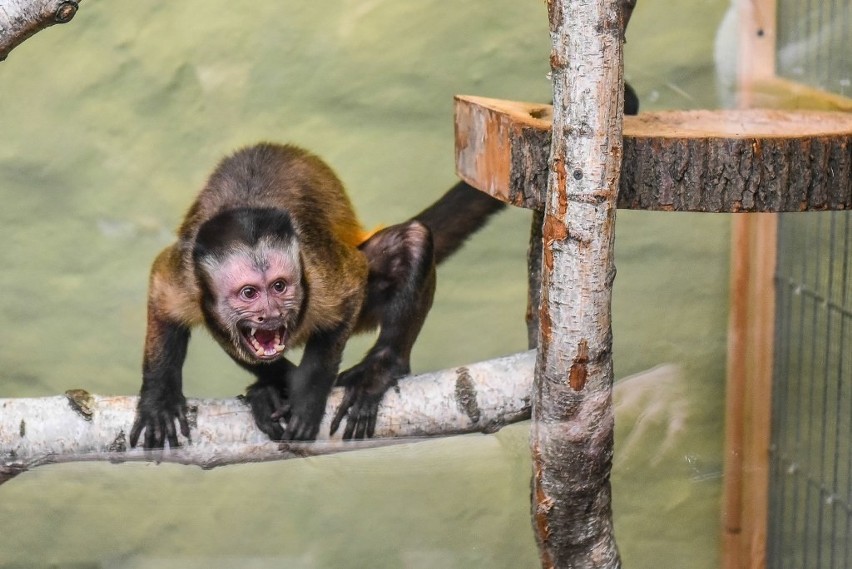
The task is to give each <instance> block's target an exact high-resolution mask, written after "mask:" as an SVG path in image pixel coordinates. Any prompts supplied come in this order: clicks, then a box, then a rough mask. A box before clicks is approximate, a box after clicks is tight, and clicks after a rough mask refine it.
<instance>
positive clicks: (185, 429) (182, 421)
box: [177, 405, 190, 439]
mask: <svg viewBox="0 0 852 569" xmlns="http://www.w3.org/2000/svg"><path fill="white" fill-rule="evenodd" d="M177 420H178V424H179V425H180V434H182V435H183V436H184V437H186V438H187V439H189V438H190V436H189V421H187V419H186V407H184V406H183V405H181V406H180V407H178V413H177Z"/></svg>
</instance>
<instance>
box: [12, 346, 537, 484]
mask: <svg viewBox="0 0 852 569" xmlns="http://www.w3.org/2000/svg"><path fill="white" fill-rule="evenodd" d="M534 365H535V352H534V351H529V352H523V353H519V354H514V355H511V356H506V357H502V358H497V359H493V360H489V361H485V362H480V363H476V364H472V365H469V366H461V367H457V368H453V369H448V370H444V371H439V372H434V373H428V374H423V375H418V376H413V377H409V378H404V379H402V380H400V381H399V386H398V387H397V388H396V389H393V390H391V391H389V392H388V393H387V394H386V395H385V397H384V400H383V401H382V405H381V408H380V410H379V416H378V420H377V422H376V433H375V437H374V438H372V439H369V440H365V441H343V440H341V438H340V432H341V431H342V430H343V429H340V430H339V431H338V433H337V434H336V436H335V437H330V436H329V434H328V430H329V423H330V417H331V416H333V415H334V410H335V409H337V407H338V405H339V404H340V400H341V397H342V395H343V390H342V389H340V388H338V389H335V390H333V392H332V394H331V396H330V397H329V400H328V403H327V405H326V413H325V418H324V420H323V423H322V425H321V427H320V434H319V437H318V439H317V441H316V442H312V443H298V444H281V443H275V442H272V441H270V440H269V438H268V437H267V436H266V435H265V434H263V433H262V432H261V431H260V430H259V429H258V428H257V426H256V425H255V423H254V420H253V419H252V416H251V412H250V411H249V407H248V406H247V405H246V404H245V403H244V402H243V401H242V400H241V399H239V398H234V399H189V400H188V401H187V405H188V408H189V419H190V427H191V433H190V437H191V440H189V441H187V440H185V439H182V442H183V444H182V446H181V447H179V448H178V449H167V450H165V451H162V452H145V451H143V450H140V449H131V448H129V445H128V441H127V436H128V433H129V432H130V427H131V425H132V424H133V419H134V415H135V411H136V404H137V402H138V397H135V396H134V397H131V396H101V395H92V394H89V393H88V392H86V391H84V390H81V389H72V390H69V391H67V392H66V394H65V395H59V396H53V397H39V398H10V399H0V484H2V483H3V482H5V481H6V480H9V479H10V478H12V477H14V476H16V475H17V474H20V473H21V472H25V471H26V470H29V469H31V468H34V467H36V466H41V465H44V464H51V463H58V462H74V461H95V460H108V461H111V462H125V461H145V460H157V461H162V462H176V463H180V464H190V465H197V466H200V467H202V468H213V467H216V466H223V465H227V464H239V463H246V462H261V461H269V460H283V459H288V458H296V457H303V456H314V455H320V454H330V453H335V452H342V451H349V450H356V449H362V448H369V447H376V446H386V445H390V444H395V443H400V442H410V441H411V440H413V439H416V438H425V437H438V436H446V435H453V434H461V433H472V432H494V431H496V430H498V429H500V427H502V426H503V425H505V424H508V423H512V422H516V421H521V420H524V419H528V418H529V416H530V389H531V386H532V376H533V367H534Z"/></svg>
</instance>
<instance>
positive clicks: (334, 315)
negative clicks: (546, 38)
mask: <svg viewBox="0 0 852 569" xmlns="http://www.w3.org/2000/svg"><path fill="white" fill-rule="evenodd" d="M638 104H639V100H638V98H637V97H636V94H635V92H634V91H633V89H631V88H630V86H629V85H626V90H625V112H626V113H628V114H635V113H636V112H637V110H638ZM504 207H505V206H504V204H503V203H502V202H499V201H497V200H496V199H494V198H492V197H490V196H488V195H487V194H484V193H482V192H479V191H477V190H476V189H474V188H472V187H471V186H469V185H467V184H466V183H464V182H459V183H458V184H456V185H455V186H454V187H452V188H451V189H450V190H449V191H448V192H447V193H446V194H444V195H443V196H442V197H441V198H440V199H439V200H438V201H437V202H435V203H434V204H433V205H432V206H430V207H428V208H427V209H425V210H424V211H422V212H421V213H420V214H418V215H416V216H414V217H413V218H411V219H410V220H408V221H406V222H404V223H400V224H398V225H392V226H390V227H386V228H384V229H381V230H380V231H377V232H375V233H373V234H370V233H368V232H366V231H364V229H363V227H362V226H361V224H360V223H359V222H358V219H357V218H356V216H355V212H354V210H353V208H352V204H351V202H350V201H349V198H348V197H347V195H346V192H345V190H344V189H343V185H342V184H341V182H340V180H339V179H338V178H337V176H336V175H335V174H334V172H333V171H332V170H331V168H330V167H329V166H328V165H327V164H326V163H325V162H323V161H322V160H320V159H319V158H318V157H316V156H314V155H312V154H310V153H309V152H307V151H305V150H302V149H300V148H297V147H295V146H282V145H276V144H258V145H256V146H252V147H249V148H245V149H243V150H240V151H238V152H236V153H235V154H233V155H232V156H230V157H228V158H225V159H224V160H223V161H222V162H221V163H220V164H219V166H218V167H217V168H216V169H215V170H214V172H213V174H212V175H211V176H210V178H209V180H208V181H207V184H206V185H205V187H204V188H203V189H202V190H201V193H200V194H199V195H198V198H197V199H196V200H195V203H193V204H192V206H191V207H190V209H189V212H188V213H187V215H186V218H185V219H184V221H183V224H182V225H181V227H180V229H179V232H178V240H177V242H176V243H174V244H173V245H171V246H170V247H167V248H166V249H165V250H164V251H163V252H162V253H160V255H159V256H158V257H157V259H156V260H155V261H154V265H153V267H152V270H151V278H150V282H149V291H148V329H147V333H146V335H145V353H144V360H143V366H142V389H141V392H140V399H139V406H138V408H137V412H136V420H135V421H134V423H133V428H132V429H131V431H130V445H131V446H133V447H135V446H136V445H137V444H138V442H139V440H140V438H141V439H142V444H143V446H144V447H145V448H146V449H156V448H163V447H164V446H165V444H166V443H168V444H169V446H170V447H172V448H175V447H177V446H178V437H177V433H178V430H179V431H180V433H181V434H182V435H183V436H184V437H187V438H189V434H190V433H189V424H188V421H187V416H186V399H185V398H184V395H183V388H182V383H183V382H182V369H183V363H184V359H185V358H186V350H187V345H188V343H189V337H190V330H191V329H192V328H193V327H195V326H198V325H201V324H203V325H205V326H206V327H207V329H208V330H209V332H210V334H211V335H212V336H213V338H214V339H215V340H216V342H218V343H219V345H220V346H222V349H224V350H225V352H227V354H228V355H229V356H231V358H233V359H234V361H235V362H237V364H239V365H240V366H242V367H243V368H245V369H247V370H248V371H250V372H251V373H252V374H253V375H254V376H255V378H256V381H255V382H254V383H253V384H252V385H250V386H249V387H248V389H247V392H246V397H245V399H246V401H247V402H248V404H249V405H250V406H251V411H252V415H253V416H254V420H255V422H256V423H257V426H258V427H259V428H260V430H261V431H263V432H264V433H266V434H267V435H269V437H270V438H271V439H272V440H276V441H309V440H313V439H315V438H316V436H317V432H318V431H319V425H320V421H321V420H322V417H323V413H324V411H325V404H326V399H327V398H328V394H329V392H330V390H331V388H332V386H333V385H334V384H335V381H336V383H337V384H338V385H342V386H344V387H345V394H344V397H343V401H342V403H341V405H340V407H339V408H338V410H337V412H336V413H335V416H334V417H333V419H332V422H331V429H330V430H331V433H332V434H334V433H335V432H336V431H337V429H338V427H339V426H340V424H341V422H342V421H343V420H344V419H345V420H346V427H345V429H344V432H343V438H344V439H351V438H356V439H361V438H365V437H371V436H373V433H374V431H375V426H376V413H377V412H378V407H379V403H380V401H381V399H382V397H383V395H384V393H385V392H386V391H387V390H388V389H389V388H390V387H391V386H393V385H394V383H395V382H396V380H397V379H399V378H400V377H403V376H405V375H408V374H409V373H410V371H411V365H410V360H411V349H412V347H413V345H414V341H415V340H416V339H417V335H418V334H419V333H420V329H421V328H422V327H423V322H424V320H425V318H426V314H427V313H428V312H429V308H430V307H431V305H432V298H433V296H434V293H435V266H436V265H437V264H438V263H440V262H442V261H443V260H444V259H446V258H447V257H449V256H450V255H451V254H453V253H454V252H455V251H456V250H457V249H459V248H460V247H461V245H462V244H463V243H464V241H465V239H466V238H467V237H469V236H470V235H472V234H473V233H474V232H476V231H477V230H478V229H480V228H481V227H482V226H483V225H484V224H485V223H486V222H487V221H488V219H489V218H490V217H491V216H492V215H494V214H495V213H497V212H499V211H501V210H502V209H503V208H504ZM376 328H379V336H378V339H377V340H376V343H375V345H373V347H372V348H371V349H370V350H369V351H368V352H367V354H366V355H365V356H364V358H363V359H362V360H361V362H360V363H358V364H357V365H355V366H354V367H352V368H350V369H348V370H346V371H344V372H343V373H341V374H339V375H338V371H339V367H340V361H341V357H342V354H343V348H344V347H345V345H346V341H347V340H348V339H349V337H350V335H352V334H353V333H358V332H365V331H369V330H374V329H376ZM297 346H304V352H303V355H302V360H301V361H300V362H299V365H296V364H294V363H292V362H290V361H289V360H288V359H287V358H286V357H285V352H286V350H287V349H288V348H293V347H297ZM282 420H283V421H285V424H286V426H284V427H282V425H281V421H282ZM143 433H144V434H143Z"/></svg>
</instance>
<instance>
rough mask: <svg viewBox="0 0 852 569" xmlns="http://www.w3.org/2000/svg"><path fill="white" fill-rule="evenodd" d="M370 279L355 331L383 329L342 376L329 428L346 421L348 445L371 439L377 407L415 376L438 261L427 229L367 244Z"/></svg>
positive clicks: (403, 228)
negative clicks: (414, 357) (414, 354)
mask: <svg viewBox="0 0 852 569" xmlns="http://www.w3.org/2000/svg"><path fill="white" fill-rule="evenodd" d="M360 249H361V251H362V252H363V253H364V255H365V256H366V257H367V262H368V265H369V277H368V281H367V298H366V302H365V304H364V308H363V309H362V311H361V315H360V317H359V319H358V324H357V326H356V331H358V330H366V329H371V328H375V327H376V326H379V327H380V332H379V337H378V339H377V340H376V343H375V345H373V347H372V348H371V349H370V350H369V351H368V352H367V354H366V355H365V356H364V359H363V360H361V362H360V363H358V364H357V365H355V366H354V367H352V368H350V369H348V370H346V371H345V372H343V373H341V374H340V376H339V377H338V379H337V383H338V385H343V386H345V387H346V394H345V395H344V398H343V402H342V403H341V405H340V408H339V409H338V410H337V413H336V414H335V416H334V419H333V420H332V423H331V433H332V434H334V432H335V431H337V428H338V427H339V426H340V422H341V421H342V420H343V418H344V417H345V418H346V429H345V430H344V432H343V438H344V439H351V438H356V439H363V438H365V437H372V436H373V433H374V432H375V428H376V415H377V413H378V409H379V403H380V402H381V400H382V397H383V396H384V394H385V392H386V391H387V390H388V389H389V388H390V387H392V386H393V385H394V384H395V383H396V380H397V379H399V378H400V377H403V376H406V375H408V374H409V373H411V363H410V360H411V348H412V347H413V346H414V341H415V340H416V339H417V335H418V334H419V333H420V329H421V328H422V327H423V322H424V320H425V319H426V314H427V313H428V312H429V308H431V306H432V299H433V297H434V295H435V255H434V249H433V245H432V235H431V232H430V231H429V228H428V227H427V226H426V225H424V224H423V223H421V222H419V221H409V222H406V223H401V224H399V225H394V226H391V227H388V228H385V229H383V230H381V231H379V232H378V233H376V234H375V235H373V236H372V237H370V238H369V239H368V240H367V241H366V242H364V243H363V244H362V245H361V247H360Z"/></svg>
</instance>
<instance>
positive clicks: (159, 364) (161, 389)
mask: <svg viewBox="0 0 852 569" xmlns="http://www.w3.org/2000/svg"><path fill="white" fill-rule="evenodd" d="M189 335H190V331H189V328H188V327H186V326H184V325H181V324H177V323H174V322H169V321H168V320H165V319H163V318H162V317H160V316H158V315H157V314H156V307H155V306H151V304H150V303H149V307H148V331H147V335H146V338H145V358H144V362H143V364H142V391H141V392H140V397H139V406H138V407H137V410H136V419H135V421H134V422H133V428H132V429H131V430H130V446H131V447H135V446H136V444H137V443H138V442H139V437H140V436H141V434H142V432H143V431H144V432H145V436H144V438H143V439H142V440H143V444H142V446H143V447H144V448H146V449H158V448H159V449H161V448H163V447H164V446H165V443H166V441H168V443H169V446H170V447H171V448H176V447H178V446H179V444H178V438H177V430H176V429H175V422H177V425H178V427H179V429H180V433H181V434H182V435H183V436H184V437H186V438H189V423H188V422H187V419H186V398H184V396H183V380H182V369H183V362H184V360H185V359H186V348H187V345H188V343H189Z"/></svg>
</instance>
